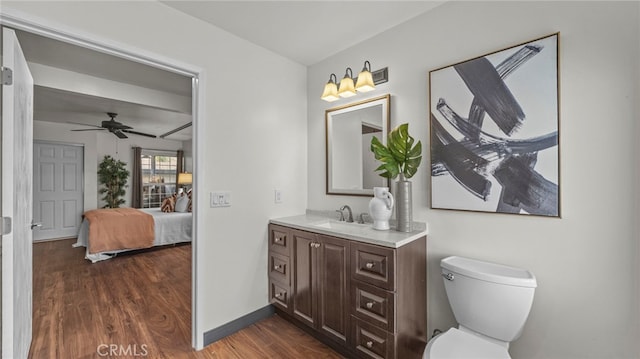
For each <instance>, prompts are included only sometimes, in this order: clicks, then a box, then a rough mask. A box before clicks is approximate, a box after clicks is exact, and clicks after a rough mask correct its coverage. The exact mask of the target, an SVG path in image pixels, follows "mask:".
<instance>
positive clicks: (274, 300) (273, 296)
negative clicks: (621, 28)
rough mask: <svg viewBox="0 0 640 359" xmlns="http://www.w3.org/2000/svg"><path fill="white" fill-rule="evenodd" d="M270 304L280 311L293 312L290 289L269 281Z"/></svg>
mask: <svg viewBox="0 0 640 359" xmlns="http://www.w3.org/2000/svg"><path fill="white" fill-rule="evenodd" d="M269 302H271V304H273V305H275V306H277V307H279V308H280V309H282V310H284V311H286V312H291V310H290V308H291V306H290V302H291V299H290V298H289V287H288V286H284V285H281V284H280V283H276V282H274V281H271V280H270V281H269Z"/></svg>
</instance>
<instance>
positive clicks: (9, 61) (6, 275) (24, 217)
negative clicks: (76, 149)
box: [1, 28, 33, 358]
mask: <svg viewBox="0 0 640 359" xmlns="http://www.w3.org/2000/svg"><path fill="white" fill-rule="evenodd" d="M2 66H3V68H5V69H6V68H10V69H12V71H13V84H11V85H9V84H8V85H5V84H3V85H2V185H1V186H2V216H3V217H12V218H13V226H12V232H11V233H9V234H7V235H3V236H2V356H3V358H26V357H27V356H28V353H29V347H30V345H31V336H32V328H31V316H32V298H31V295H32V294H31V293H32V245H33V244H32V233H31V221H32V216H33V208H32V207H33V187H32V186H33V179H32V172H33V78H32V77H31V73H30V72H29V68H28V66H27V62H26V60H25V59H24V55H23V53H22V49H21V48H20V44H19V43H18V39H17V38H16V34H15V32H14V31H13V30H11V29H7V28H2Z"/></svg>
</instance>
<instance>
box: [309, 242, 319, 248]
mask: <svg viewBox="0 0 640 359" xmlns="http://www.w3.org/2000/svg"><path fill="white" fill-rule="evenodd" d="M309 247H311V248H320V243H316V242H311V243H309Z"/></svg>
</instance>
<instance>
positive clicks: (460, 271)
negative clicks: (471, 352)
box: [440, 256, 537, 343]
mask: <svg viewBox="0 0 640 359" xmlns="http://www.w3.org/2000/svg"><path fill="white" fill-rule="evenodd" d="M440 267H441V268H442V276H443V277H444V286H445V289H446V292H447V297H448V298H449V304H450V305H451V309H452V310H453V314H454V315H455V317H456V321H457V322H458V324H460V325H462V326H464V327H466V328H469V329H471V330H473V331H475V332H478V333H480V334H483V335H486V336H489V337H491V338H494V339H497V340H500V341H504V342H507V343H509V342H512V341H514V340H516V339H518V338H519V337H520V335H521V334H522V329H523V328H524V324H525V322H526V321H527V317H528V316H529V311H530V310H531V305H532V304H533V294H534V292H535V288H536V286H537V283H536V278H535V276H534V275H533V273H531V272H529V271H528V270H525V269H521V268H515V267H509V266H505V265H501V264H495V263H489V262H484V261H479V260H475V259H470V258H464V257H458V256H453V257H447V258H445V259H443V260H442V261H441V262H440Z"/></svg>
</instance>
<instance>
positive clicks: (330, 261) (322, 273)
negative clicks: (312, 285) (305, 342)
mask: <svg viewBox="0 0 640 359" xmlns="http://www.w3.org/2000/svg"><path fill="white" fill-rule="evenodd" d="M318 239H319V242H320V244H321V245H320V247H319V252H318V272H319V276H318V281H319V289H318V293H319V296H320V298H319V303H318V305H319V306H320V308H319V312H320V318H319V329H320V331H322V332H323V333H324V334H326V335H328V336H330V337H332V338H334V339H336V340H337V341H339V342H342V343H343V344H345V345H346V342H347V333H348V331H349V318H350V316H351V313H349V299H350V296H349V258H350V255H349V241H347V240H344V239H340V238H335V237H327V236H319V237H318Z"/></svg>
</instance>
